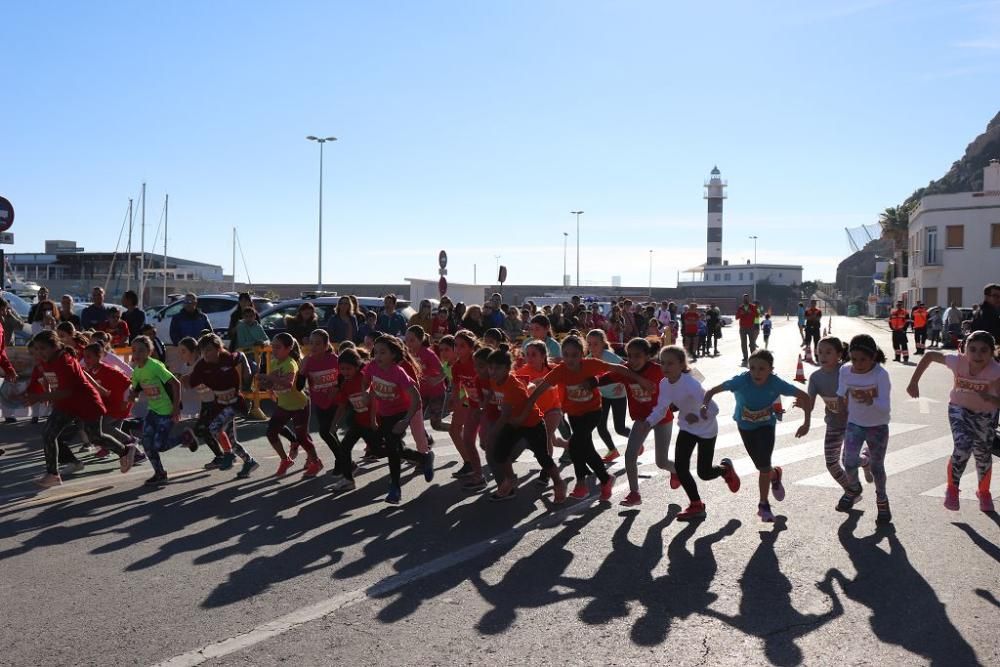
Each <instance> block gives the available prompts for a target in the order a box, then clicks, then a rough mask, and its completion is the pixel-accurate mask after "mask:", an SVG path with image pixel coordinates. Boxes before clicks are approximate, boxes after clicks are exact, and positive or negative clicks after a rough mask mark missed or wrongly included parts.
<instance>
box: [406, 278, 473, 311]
mask: <svg viewBox="0 0 1000 667" xmlns="http://www.w3.org/2000/svg"><path fill="white" fill-rule="evenodd" d="M406 280H407V281H408V282H409V283H410V303H411V304H413V307H414V308H416V306H417V304H419V303H420V300H421V299H439V298H441V296H440V294H438V281H437V279H434V280H423V279H421V278H407V279H406ZM485 294H486V286H485V285H466V284H462V283H452V282H449V283H448V296H449V297H450V298H451V300H452V301H453V302H454V303H458V302H459V301H462V302H464V303H465V304H466V305H472V304H474V303H475V304H479V305H482V303H483V297H484V296H485Z"/></svg>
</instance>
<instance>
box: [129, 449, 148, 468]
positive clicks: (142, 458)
mask: <svg viewBox="0 0 1000 667" xmlns="http://www.w3.org/2000/svg"><path fill="white" fill-rule="evenodd" d="M146 460H147V459H146V454H145V452H143V451H142V450H140V449H139V445H136V446H135V463H133V464H132V465H134V466H137V465H139V464H140V463H145V462H146Z"/></svg>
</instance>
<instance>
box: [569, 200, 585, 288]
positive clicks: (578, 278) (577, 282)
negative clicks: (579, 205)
mask: <svg viewBox="0 0 1000 667" xmlns="http://www.w3.org/2000/svg"><path fill="white" fill-rule="evenodd" d="M570 215H575V216H576V286H577V287H579V286H580V216H581V215H583V211H570Z"/></svg>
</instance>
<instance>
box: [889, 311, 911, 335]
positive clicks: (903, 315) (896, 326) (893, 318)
mask: <svg viewBox="0 0 1000 667" xmlns="http://www.w3.org/2000/svg"><path fill="white" fill-rule="evenodd" d="M908 319H909V317H908V315H907V312H906V311H905V310H904V309H902V308H900V309H899V310H894V311H892V314H891V315H890V316H889V328H890V329H892V330H893V331H905V330H906V320H908Z"/></svg>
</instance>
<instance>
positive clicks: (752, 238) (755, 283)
mask: <svg viewBox="0 0 1000 667" xmlns="http://www.w3.org/2000/svg"><path fill="white" fill-rule="evenodd" d="M750 239H751V240H752V241H753V300H754V301H756V300H757V237H756V236H751V237H750Z"/></svg>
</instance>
